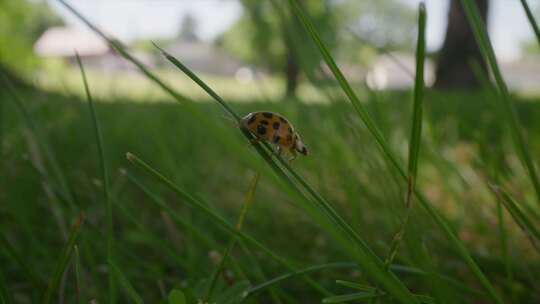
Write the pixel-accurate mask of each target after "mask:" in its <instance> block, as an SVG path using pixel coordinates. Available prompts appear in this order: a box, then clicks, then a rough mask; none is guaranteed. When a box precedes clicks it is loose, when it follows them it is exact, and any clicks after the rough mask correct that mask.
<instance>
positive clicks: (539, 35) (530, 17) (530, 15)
mask: <svg viewBox="0 0 540 304" xmlns="http://www.w3.org/2000/svg"><path fill="white" fill-rule="evenodd" d="M521 5H522V6H523V10H525V14H526V15H527V19H528V20H529V23H530V24H531V27H532V29H533V31H534V34H535V36H536V40H537V42H538V45H539V46H540V28H539V27H538V23H536V20H535V19H534V15H533V13H532V12H531V8H530V7H529V4H528V3H527V0H521Z"/></svg>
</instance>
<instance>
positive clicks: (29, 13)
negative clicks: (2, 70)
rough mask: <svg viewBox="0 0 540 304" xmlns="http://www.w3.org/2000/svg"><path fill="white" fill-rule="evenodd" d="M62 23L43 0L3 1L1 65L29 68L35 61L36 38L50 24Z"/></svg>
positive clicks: (0, 13) (20, 69)
mask: <svg viewBox="0 0 540 304" xmlns="http://www.w3.org/2000/svg"><path fill="white" fill-rule="evenodd" d="M60 24H62V21H61V20H60V19H59V18H58V17H57V16H56V15H54V14H53V13H52V12H51V11H50V9H49V7H48V5H47V4H46V3H44V2H39V3H34V2H29V1H27V0H3V1H0V66H6V67H7V68H9V69H11V70H14V71H16V72H28V71H29V69H30V68H32V67H33V65H34V64H35V58H34V56H33V51H32V49H33V44H34V42H35V41H36V40H37V39H38V38H39V36H40V35H41V34H42V33H43V32H44V31H45V30H46V29H47V28H48V27H50V26H54V25H60Z"/></svg>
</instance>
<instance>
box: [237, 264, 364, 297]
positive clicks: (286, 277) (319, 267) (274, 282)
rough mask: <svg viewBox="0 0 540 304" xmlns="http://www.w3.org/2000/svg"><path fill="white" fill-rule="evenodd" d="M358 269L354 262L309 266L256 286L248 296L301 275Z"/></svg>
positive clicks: (248, 292) (250, 290) (249, 291)
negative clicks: (339, 269) (342, 269)
mask: <svg viewBox="0 0 540 304" xmlns="http://www.w3.org/2000/svg"><path fill="white" fill-rule="evenodd" d="M356 267H358V264H356V263H353V262H335V263H327V264H321V265H315V266H309V267H306V268H303V269H298V270H296V271H293V272H289V273H286V274H283V275H280V276H278V277H275V278H273V279H270V280H268V281H266V282H263V283H260V284H258V285H256V286H253V287H252V288H250V289H249V290H248V291H247V295H248V296H251V295H253V294H256V293H258V292H261V291H263V290H265V289H267V288H270V287H272V286H274V285H277V284H280V283H282V282H284V281H286V280H290V279H292V278H295V277H298V276H301V275H305V274H308V273H311V272H316V271H321V270H325V269H338V268H345V269H350V268H356Z"/></svg>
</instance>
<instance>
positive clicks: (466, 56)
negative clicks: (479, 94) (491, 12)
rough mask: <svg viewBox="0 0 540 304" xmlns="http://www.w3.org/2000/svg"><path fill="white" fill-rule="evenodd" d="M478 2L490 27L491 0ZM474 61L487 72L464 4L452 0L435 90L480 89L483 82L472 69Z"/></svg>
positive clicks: (476, 0) (439, 57)
mask: <svg viewBox="0 0 540 304" xmlns="http://www.w3.org/2000/svg"><path fill="white" fill-rule="evenodd" d="M475 2H476V5H477V6H478V11H479V12H480V16H481V17H482V19H483V21H484V23H485V24H487V15H488V7H489V5H488V3H489V0H475ZM473 61H477V62H478V63H479V64H480V65H481V67H482V68H483V69H484V70H487V68H486V66H485V64H484V61H483V59H482V54H481V52H480V49H479V47H478V44H477V43H476V40H475V39H474V35H473V32H472V30H471V27H470V25H469V22H468V21H467V17H466V16H465V12H464V10H463V7H462V5H461V1H460V0H450V9H449V10H448V26H447V28H446V37H445V39H444V44H443V47H442V49H441V50H440V52H439V55H438V60H437V69H436V72H435V73H436V81H435V88H439V89H457V88H460V89H474V88H477V87H478V86H479V82H478V80H477V79H476V76H475V75H474V72H473V70H472V69H471V62H473Z"/></svg>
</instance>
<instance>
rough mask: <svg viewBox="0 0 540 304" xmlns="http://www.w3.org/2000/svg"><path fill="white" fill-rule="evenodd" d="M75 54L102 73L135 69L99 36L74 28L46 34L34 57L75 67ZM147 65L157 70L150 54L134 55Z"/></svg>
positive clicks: (35, 49)
mask: <svg viewBox="0 0 540 304" xmlns="http://www.w3.org/2000/svg"><path fill="white" fill-rule="evenodd" d="M75 52H77V53H78V54H79V56H80V57H81V58H82V59H83V60H84V64H85V66H87V67H90V68H95V69H102V70H132V69H134V67H133V65H132V64H131V63H129V62H127V61H126V60H124V59H123V58H121V57H120V56H119V55H118V54H117V53H116V52H115V51H114V50H113V49H112V48H111V47H110V46H109V45H108V44H107V43H106V42H105V41H104V40H103V38H101V37H99V36H98V35H96V34H94V33H92V32H89V31H81V30H78V29H75V28H70V27H52V28H49V29H48V30H46V31H45V32H44V33H43V34H42V35H41V37H40V38H39V39H38V40H37V41H36V43H35V44H34V53H35V54H36V55H38V56H39V57H41V58H55V59H61V60H65V61H66V62H67V63H68V64H75V63H76V60H75ZM131 54H132V55H133V56H134V57H136V58H137V59H139V60H140V61H142V62H143V63H145V64H146V65H147V66H150V67H152V66H154V62H155V60H154V58H153V56H152V55H150V54H146V53H142V52H131Z"/></svg>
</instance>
